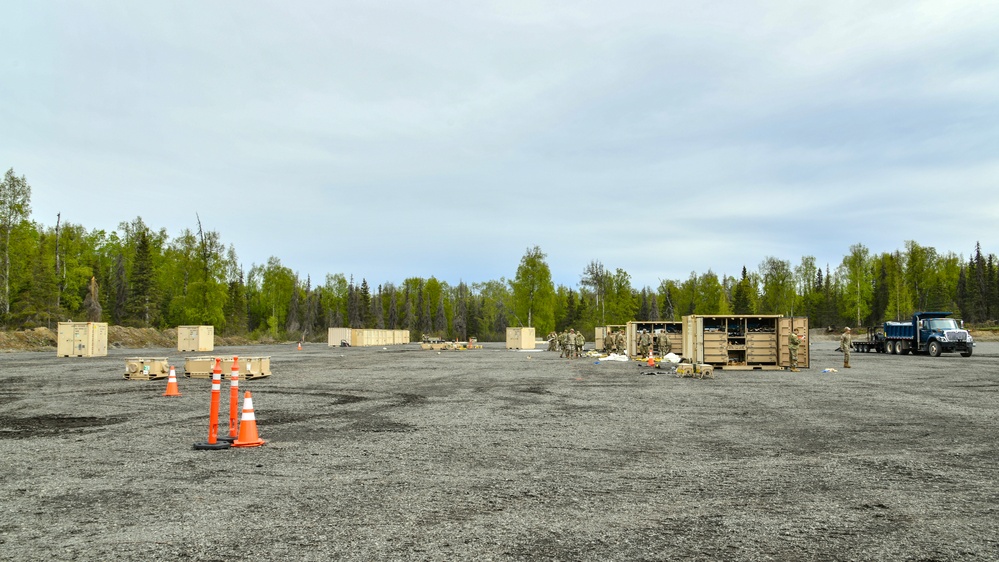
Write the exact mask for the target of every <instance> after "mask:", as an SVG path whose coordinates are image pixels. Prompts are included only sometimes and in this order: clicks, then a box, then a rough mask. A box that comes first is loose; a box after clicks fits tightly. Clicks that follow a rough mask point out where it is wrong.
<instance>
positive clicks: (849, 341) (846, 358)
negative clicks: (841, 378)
mask: <svg viewBox="0 0 999 562" xmlns="http://www.w3.org/2000/svg"><path fill="white" fill-rule="evenodd" d="M839 347H840V349H842V350H843V367H844V368H846V369H849V368H850V348H851V347H853V336H851V335H850V328H849V326H848V327H846V328H845V329H844V330H843V335H842V336H840V337H839Z"/></svg>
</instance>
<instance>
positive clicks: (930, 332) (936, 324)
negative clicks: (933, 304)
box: [885, 312, 975, 357]
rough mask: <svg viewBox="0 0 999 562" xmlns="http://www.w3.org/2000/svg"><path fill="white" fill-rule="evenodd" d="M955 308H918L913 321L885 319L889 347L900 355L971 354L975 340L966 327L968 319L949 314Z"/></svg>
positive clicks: (967, 355)
mask: <svg viewBox="0 0 999 562" xmlns="http://www.w3.org/2000/svg"><path fill="white" fill-rule="evenodd" d="M951 314H953V313H952V312H917V313H915V314H913V315H912V321H911V322H885V351H887V352H888V353H894V354H898V355H904V354H906V353H909V352H912V353H926V354H928V355H930V356H931V357H939V356H940V354H941V353H953V352H960V354H961V356H962V357H971V352H972V350H973V349H974V347H975V341H974V339H973V338H972V337H971V334H969V333H968V331H967V330H965V329H964V322H963V321H961V320H956V319H954V318H948V316H950V315H951Z"/></svg>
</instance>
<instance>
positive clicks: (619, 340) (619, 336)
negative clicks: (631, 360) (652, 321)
mask: <svg viewBox="0 0 999 562" xmlns="http://www.w3.org/2000/svg"><path fill="white" fill-rule="evenodd" d="M626 345H627V344H626V343H625V341H624V332H622V331H621V330H618V331H617V332H616V333H615V334H614V349H615V350H616V351H617V352H618V353H620V354H621V355H627V354H628V350H627V349H625V347H626Z"/></svg>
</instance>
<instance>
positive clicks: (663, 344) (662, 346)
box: [659, 331, 673, 357]
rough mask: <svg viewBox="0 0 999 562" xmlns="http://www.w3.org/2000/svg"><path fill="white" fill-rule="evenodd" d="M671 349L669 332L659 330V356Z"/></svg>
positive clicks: (671, 343)
mask: <svg viewBox="0 0 999 562" xmlns="http://www.w3.org/2000/svg"><path fill="white" fill-rule="evenodd" d="M671 351H673V342H672V341H670V339H669V334H667V333H666V332H665V331H662V332H659V356H660V357H662V356H664V355H666V354H667V353H669V352H671Z"/></svg>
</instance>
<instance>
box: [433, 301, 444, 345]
mask: <svg viewBox="0 0 999 562" xmlns="http://www.w3.org/2000/svg"><path fill="white" fill-rule="evenodd" d="M434 333H435V334H437V335H440V336H445V335H447V317H446V316H445V315H444V294H443V293H442V294H441V296H440V297H439V298H438V300H437V311H436V312H435V313H434Z"/></svg>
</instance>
